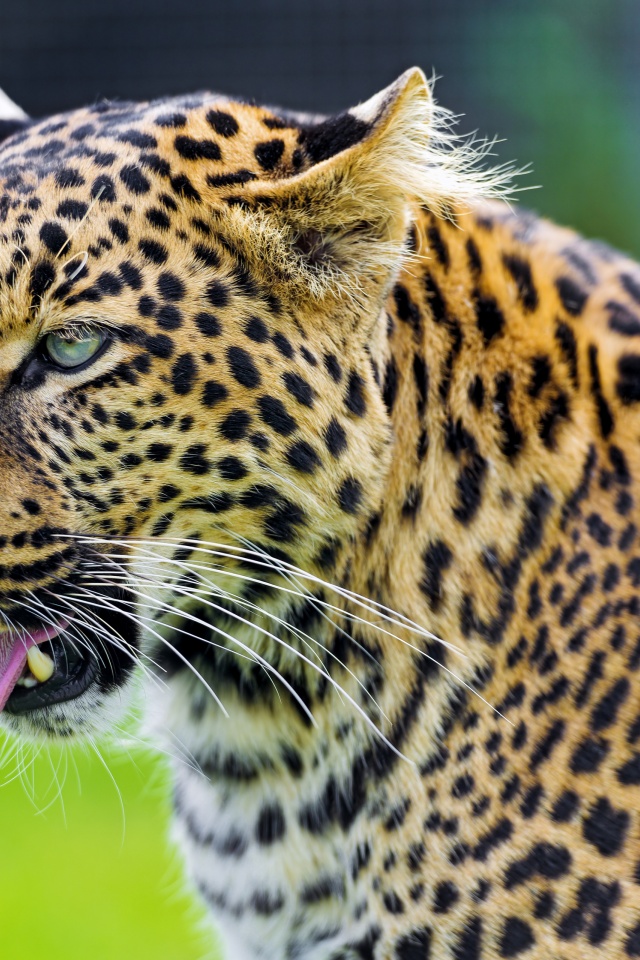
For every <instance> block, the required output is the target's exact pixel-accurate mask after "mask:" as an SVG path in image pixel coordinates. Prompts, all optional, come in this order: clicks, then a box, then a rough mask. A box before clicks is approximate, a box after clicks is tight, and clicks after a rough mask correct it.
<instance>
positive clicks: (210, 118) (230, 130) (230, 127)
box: [207, 110, 239, 137]
mask: <svg viewBox="0 0 640 960" xmlns="http://www.w3.org/2000/svg"><path fill="white" fill-rule="evenodd" d="M207 123H209V124H210V126H212V127H213V129H214V130H215V132H216V133H218V134H219V135H220V136H221V137H233V136H234V135H235V134H236V133H237V132H238V130H239V127H238V121H237V120H236V119H235V117H232V116H231V114H230V113H225V111H223V110H209V112H208V114H207Z"/></svg>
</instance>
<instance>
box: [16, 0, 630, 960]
mask: <svg viewBox="0 0 640 960" xmlns="http://www.w3.org/2000/svg"><path fill="white" fill-rule="evenodd" d="M239 10H241V14H242V15H241V16H239ZM414 63H415V64H419V65H420V66H422V67H423V68H424V69H425V70H426V71H427V73H431V72H434V73H436V74H437V75H439V76H440V77H441V79H440V80H439V81H438V84H437V88H436V91H437V96H438V99H439V100H440V102H441V103H443V104H444V105H446V106H448V107H450V108H451V109H452V110H454V111H456V112H458V113H464V114H465V118H464V120H463V122H462V124H461V128H462V129H463V130H471V129H478V130H479V132H480V133H482V134H486V135H489V136H493V135H498V136H500V137H503V138H505V142H504V143H501V144H499V145H498V147H497V153H498V157H499V159H504V160H513V159H515V160H517V161H518V162H519V163H521V164H525V163H530V164H531V166H532V174H531V175H530V176H529V177H527V178H525V179H524V181H523V182H524V183H530V184H540V185H541V189H539V190H536V191H535V192H532V193H530V194H525V195H524V197H523V202H524V203H525V204H526V205H527V206H530V207H533V208H534V209H537V210H538V211H540V212H541V213H544V214H545V215H548V216H550V217H552V218H553V219H556V220H558V221H560V222H563V223H566V224H569V225H572V226H574V227H576V228H577V229H579V230H581V231H582V232H584V233H585V234H587V235H589V236H592V237H598V238H601V239H604V240H607V241H608V242H609V243H612V244H614V245H616V246H619V247H621V248H622V249H624V250H626V251H628V252H630V253H632V254H634V255H636V256H638V257H640V189H639V188H638V174H639V171H640V2H638V0H536V2H535V3H534V2H532V0H314V2H313V3H310V2H307V3H300V2H299V0H243V3H242V5H239V4H236V3H233V2H229V0H184V2H183V3H182V4H181V5H180V12H179V14H177V13H176V7H175V0H111V2H110V3H109V4H101V5H98V4H96V3H93V2H91V0H58V2H56V4H51V3H49V0H22V2H21V3H20V4H8V3H7V4H2V5H0V86H2V87H4V88H5V89H6V90H7V92H8V93H9V94H10V95H11V96H12V97H13V98H14V99H16V100H17V101H19V102H21V103H22V104H23V105H24V106H25V108H26V109H28V110H29V111H30V112H31V113H32V114H33V115H34V116H38V115H42V114H46V113H49V112H53V111H55V110H59V109H67V108H71V107H73V106H78V105H81V104H83V103H85V102H88V101H92V100H94V99H95V98H96V97H98V96H109V97H122V98H140V97H150V96H160V95H163V94H166V93H179V92H182V91H188V90H194V89H198V88H209V89H217V90H223V91H226V92H229V93H235V94H244V95H246V96H253V97H255V98H256V99H258V100H262V101H264V102H271V103H280V104H282V105H285V106H291V107H297V108H301V109H305V108H306V109H311V110H320V111H332V110H338V109H341V108H344V107H346V106H349V105H350V104H352V103H356V102H358V101H359V100H361V99H364V98H366V97H368V96H370V95H371V94H372V93H373V92H374V91H375V90H377V89H379V88H381V87H383V86H384V85H386V84H387V83H389V82H390V81H391V80H392V79H393V78H394V77H395V76H397V75H398V74H399V73H400V72H401V71H402V70H404V69H406V68H407V67H408V66H410V65H412V64H414ZM106 759H107V763H108V766H109V767H110V769H111V771H112V774H113V777H114V779H115V781H116V782H117V785H118V788H119V790H120V791H121V794H122V803H123V806H124V810H125V822H126V829H125V833H124V839H122V829H123V822H122V812H121V807H120V800H119V798H118V793H117V791H116V789H115V787H114V784H113V782H112V780H111V778H110V776H109V775H108V774H107V773H106V771H105V769H104V767H103V766H102V765H101V763H100V762H99V760H98V759H97V758H96V757H95V756H91V754H89V753H87V754H85V753H83V752H81V753H78V754H77V755H75V754H74V755H73V760H70V759H68V760H67V761H66V762H68V763H69V771H68V775H67V777H66V784H65V786H64V788H63V790H62V792H61V799H57V800H55V801H54V802H53V803H52V804H51V806H50V807H49V809H48V810H47V811H46V812H39V811H40V810H41V809H42V807H44V806H45V805H46V804H48V803H49V802H50V801H51V800H52V795H51V792H50V786H51V784H52V782H54V778H53V776H52V768H51V765H50V763H49V761H48V760H47V759H46V758H42V757H41V758H40V759H39V761H38V763H37V764H36V767H35V774H34V777H35V788H36V802H35V804H34V803H33V802H32V800H31V799H30V792H32V786H31V773H28V774H26V775H25V776H24V783H22V782H21V781H20V780H19V779H18V780H13V781H12V782H10V783H8V784H5V785H3V786H1V787H0V857H1V860H0V862H1V864H2V867H3V869H2V871H1V872H0V957H2V960H4V958H10V960H13V958H24V960H40V958H42V960H45V958H46V960H54V958H56V960H57V958H63V957H64V958H65V960H86V958H91V960H111V958H119V957H123V958H126V960H128V958H136V960H147V958H148V960H191V958H194V960H196V958H205V957H215V956H216V953H215V949H214V948H213V947H212V946H211V944H210V943H209V942H207V940H206V938H204V937H203V936H202V935H201V934H200V933H199V932H198V922H199V917H200V915H199V914H198V911H197V910H196V909H195V908H194V907H193V906H192V905H190V901H189V898H188V897H187V898H186V897H185V896H183V895H182V894H181V890H182V889H183V886H182V884H181V881H180V872H179V866H178V864H177V861H176V859H175V857H174V856H173V855H172V854H171V853H170V852H169V846H168V844H167V841H166V836H167V832H168V826H167V810H168V801H167V784H166V779H165V776H164V773H163V768H162V765H161V764H160V763H159V762H158V761H157V760H154V759H152V758H151V757H150V756H149V755H148V754H145V753H144V752H141V751H139V750H135V751H134V752H133V754H132V756H128V755H127V753H126V752H124V751H119V750H118V749H117V748H111V749H109V751H108V752H107V753H106ZM53 762H54V769H55V763H57V760H54V761H53ZM64 764H65V761H62V765H63V767H64ZM76 765H77V773H76V770H75V766H76ZM10 774H11V766H10V765H9V766H7V767H5V769H4V776H5V778H8V777H10ZM1 777H2V772H0V778H1ZM78 782H79V784H80V787H81V790H79V789H78ZM54 787H55V784H54ZM230 960H233V958H230Z"/></svg>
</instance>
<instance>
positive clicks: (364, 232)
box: [229, 68, 495, 312]
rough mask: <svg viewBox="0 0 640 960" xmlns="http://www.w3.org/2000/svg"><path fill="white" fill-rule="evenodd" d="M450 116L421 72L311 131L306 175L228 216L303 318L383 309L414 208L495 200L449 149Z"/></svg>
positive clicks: (254, 194) (463, 153)
mask: <svg viewBox="0 0 640 960" xmlns="http://www.w3.org/2000/svg"><path fill="white" fill-rule="evenodd" d="M442 114H443V111H440V110H439V108H437V107H436V106H435V104H434V101H433V98H432V96H431V91H430V88H429V85H428V83H427V80H426V78H425V76H424V74H423V73H422V71H421V70H419V69H417V68H416V69H413V70H409V71H407V72H406V73H404V74H403V75H402V76H401V77H400V78H399V79H398V80H397V81H396V82H395V83H393V84H392V85H391V86H390V87H387V88H386V89H385V90H382V91H381V92H380V93H378V94H376V96H374V97H372V98H371V99H370V100H368V101H367V102H366V103H363V104H361V105H360V106H357V107H355V108H353V109H351V110H349V111H348V112H347V113H344V114H341V115H339V116H337V117H332V118H329V119H327V120H322V121H320V122H318V123H311V124H303V125H302V126H301V128H300V133H299V142H300V147H301V150H302V151H303V153H304V155H305V156H306V169H304V170H303V172H301V173H299V174H297V175H295V176H290V177H286V178H282V179H279V180H275V181H270V182H268V183H265V181H264V180H263V181H253V182H251V183H248V184H246V185H245V187H244V188H243V193H242V203H241V204H239V205H238V206H237V207H231V209H230V210H229V214H230V215H231V216H230V220H231V223H230V224H229V225H230V226H231V228H232V230H233V233H234V242H235V243H236V246H239V247H240V248H241V250H242V254H243V257H244V258H245V259H246V260H248V261H250V262H251V263H252V266H253V267H254V268H255V270H256V271H257V272H261V273H262V274H263V276H264V275H265V273H266V276H265V280H266V281H267V282H268V283H270V284H276V285H278V286H279V287H280V289H279V291H278V292H279V294H280V296H281V297H285V298H286V297H287V294H289V299H290V300H291V301H293V302H295V303H296V304H297V305H298V309H300V306H299V305H300V304H301V303H303V304H304V303H308V304H309V306H310V308H311V309H316V310H317V305H318V301H324V300H327V299H328V300H330V301H335V300H340V301H341V302H342V303H346V302H351V303H352V304H355V305H356V306H357V307H358V312H360V309H361V308H362V307H366V309H367V310H368V311H369V310H370V309H371V307H372V306H375V301H379V302H380V303H381V302H382V299H383V297H384V296H385V294H386V292H387V291H388V289H389V286H390V284H391V282H392V281H393V279H394V277H395V274H396V272H397V270H398V268H399V266H400V263H401V262H402V259H403V256H404V254H405V246H406V238H407V233H408V225H409V221H410V218H411V209H412V206H413V205H414V204H415V203H418V204H421V205H423V206H427V207H429V208H430V209H432V210H434V211H435V212H438V213H446V211H447V210H450V208H451V204H452V203H453V202H455V203H456V204H457V205H458V204H460V203H463V204H464V203H465V202H468V201H469V200H471V199H472V198H474V197H475V196H477V195H479V194H482V193H484V194H485V195H486V193H487V192H490V191H487V190H486V189H483V180H486V177H483V175H482V174H478V173H475V174H474V173H473V172H471V171H472V170H473V163H470V160H473V157H470V154H469V148H468V146H466V145H465V147H464V149H462V148H456V147H455V145H453V144H451V143H449V144H448V145H447V144H446V143H443V141H445V140H446V137H447V130H446V128H445V132H444V135H443V124H442V122H441V120H442ZM494 186H495V184H494ZM234 217H235V218H237V227H236V226H235V225H234V222H233V220H234ZM247 218H248V220H247ZM269 274H271V275H269Z"/></svg>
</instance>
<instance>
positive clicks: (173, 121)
mask: <svg viewBox="0 0 640 960" xmlns="http://www.w3.org/2000/svg"><path fill="white" fill-rule="evenodd" d="M154 122H155V123H156V125H157V126H158V127H174V128H179V127H184V125H185V124H186V122H187V118H186V117H185V115H184V113H162V114H160V115H159V116H157V117H156V119H155V121H154Z"/></svg>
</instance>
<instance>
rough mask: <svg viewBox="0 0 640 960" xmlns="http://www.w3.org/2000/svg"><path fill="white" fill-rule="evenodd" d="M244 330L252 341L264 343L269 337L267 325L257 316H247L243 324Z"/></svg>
mask: <svg viewBox="0 0 640 960" xmlns="http://www.w3.org/2000/svg"><path fill="white" fill-rule="evenodd" d="M244 332H245V334H246V335H247V337H249V339H250V340H253V341H254V343H265V342H266V341H267V340H268V339H269V330H268V329H267V325H266V323H265V322H264V320H261V319H260V318H259V317H249V319H248V320H247V322H246V323H245V325H244Z"/></svg>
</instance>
